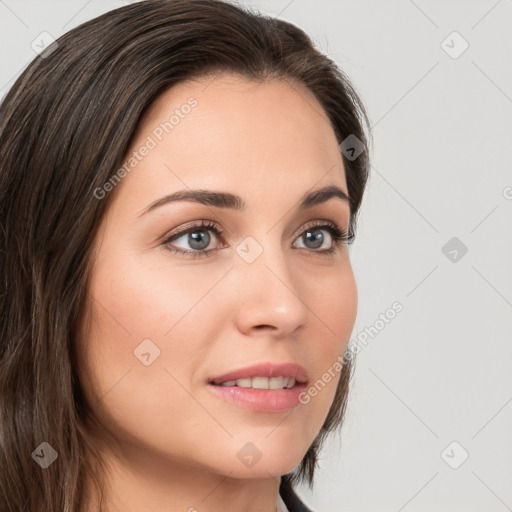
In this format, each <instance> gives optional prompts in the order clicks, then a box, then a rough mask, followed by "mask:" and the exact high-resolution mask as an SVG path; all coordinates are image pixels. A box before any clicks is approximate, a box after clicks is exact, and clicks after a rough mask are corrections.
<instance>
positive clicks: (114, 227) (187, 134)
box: [79, 75, 357, 478]
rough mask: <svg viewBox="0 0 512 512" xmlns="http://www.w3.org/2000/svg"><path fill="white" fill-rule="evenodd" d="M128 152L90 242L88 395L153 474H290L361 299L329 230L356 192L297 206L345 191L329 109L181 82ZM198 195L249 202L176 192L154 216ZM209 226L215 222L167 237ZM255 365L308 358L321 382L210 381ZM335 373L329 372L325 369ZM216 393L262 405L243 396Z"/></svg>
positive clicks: (281, 93)
mask: <svg viewBox="0 0 512 512" xmlns="http://www.w3.org/2000/svg"><path fill="white" fill-rule="evenodd" d="M190 98H194V99H193V100H190ZM187 105H188V106H187ZM172 116H174V117H172ZM166 123H167V124H166ZM144 147H145V148H146V149H143V148H144ZM134 151H136V152H137V155H138V156H133V153H134ZM130 157H131V158H132V160H131V164H132V167H131V168H130V167H127V168H125V172H124V173H120V176H123V174H124V177H122V179H121V181H120V182H119V183H118V184H117V185H116V186H115V188H114V190H113V192H110V194H113V196H112V197H110V196H109V195H108V194H107V195H106V197H105V198H104V199H98V200H104V201H106V200H112V201H111V203H110V204H109V209H108V212H107V215H105V217H104V218H103V221H102V224H101V226H100V227H99V232H98V236H97V238H96V240H95V251H96V253H95V258H94V260H93V265H92V269H91V270H92V273H91V278H90V281H89V288H88V293H89V295H88V299H89V301H88V305H89V307H90V310H89V311H90V312H91V313H92V316H91V317H90V318H91V326H90V327H91V329H90V332H89V333H88V334H87V337H86V338H85V339H83V340H81V342H80V343H79V349H80V351H81V352H80V356H81V359H80V361H81V363H80V368H79V374H80V380H81V383H82V386H83V388H84V391H85V393H86V397H87V399H88V401H89V403H90V404H91V406H92V407H93V409H94V410H95V412H96V414H97V415H98V417H99V418H100V420H101V424H102V426H103V428H104V429H105V433H106V434H107V433H108V434H109V435H112V436H113V437H114V438H115V439H116V440H117V442H118V443H119V447H120V448H121V450H120V451H119V453H120V454H121V455H122V456H123V457H124V458H125V459H126V461H129V462H130V464H136V465H137V464H138V465H140V467H141V468H142V467H143V466H144V467H145V471H151V468H156V467H158V468H159V471H162V468H167V469H169V471H171V470H172V468H178V467H179V468H181V470H182V471H185V469H184V468H188V469H190V470H195V471H199V470H206V471H208V472H214V473H216V474H225V475H227V474H230V476H232V477H235V478H263V477H265V478H268V477H269V475H281V474H285V473H287V472H289V471H291V470H292V469H293V468H294V467H295V466H296V465H297V464H298V463H299V462H300V461H301V459H302V458H303V456H304V454H305V453H306V451H307V449H308V447H309V446H310V444H311V443H312V441H313V440H314V438H315V437H316V435H317V434H318V432H319V430H320V428H321V426H322V424H323V422H324V420H325V418H326V416H327V413H328V411H329V408H330V406H331V404H332V401H333V398H334V395H335V390H336V385H337V383H338V380H339V371H334V372H333V370H332V368H334V366H335V364H336V361H339V360H340V357H339V356H341V355H342V354H343V353H344V351H345V348H346V345H347V343H348V340H349V337H350V334H351V331H352V328H353V325H354V321H355V316H356V310H357V289H356V283H355V280H354V275H353V270H352V267H351V263H350V259H349V253H348V248H347V246H346V245H345V243H344V242H341V244H340V245H339V246H337V245H336V243H335V240H334V237H333V235H332V233H331V231H330V230H329V224H332V225H334V226H337V227H338V228H339V229H340V230H343V229H344V230H347V229H348V226H349V219H350V210H349V203H348V201H346V200H344V199H343V198H340V197H338V196H336V195H330V196H329V198H328V200H325V201H320V202H315V201H310V202H308V203H307V204H306V205H305V206H304V207H302V208H301V207H300V204H301V202H302V200H303V198H304V196H305V195H306V194H310V193H311V192H315V191H317V190H320V189H322V188H324V187H327V186H334V187H338V188H339V189H341V191H343V192H344V193H345V194H347V193H348V192H347V184H346V180H345V170H344V167H343V163H342V159H341V155H340V152H339V149H338V144H337V142H336V138H335V135H334V132H333V130H332V128H331V126H330V124H329V122H328V119H327V117H326V115H325V113H324V112H323V110H322V108H321V106H320V104H319V103H318V102H317V101H316V100H315V98H314V96H313V95H312V94H311V93H310V92H309V91H308V90H306V89H304V88H303V87H302V86H299V85H297V84H290V83H288V82H286V81H273V82H266V83H263V84H257V83H254V82H249V81H247V80H244V79H242V78H239V77H237V76H234V75H223V76H221V77H217V78H216V79H215V80H213V81H212V79H209V80H206V79H204V80H196V81H187V82H182V83H180V84H179V85H177V86H175V87H173V88H172V89H171V90H169V91H167V92H166V93H165V94H163V95H162V96H161V97H159V99H158V100H157V102H156V103H154V104H153V106H152V108H151V109H150V110H149V111H148V113H147V115H146V116H145V118H144V120H143V122H142V123H141V125H140V126H139V129H138V131H137V133H136V134H135V138H134V139H133V141H132V144H131V148H130V150H129V152H128V158H127V162H129V159H130ZM126 169H130V171H129V172H126ZM197 190H202V191H210V192H212V193H225V194H232V195H236V196H239V197H240V198H241V200H242V201H243V203H244V205H245V209H237V208H234V207H233V204H232V202H231V201H223V202H221V203H218V202H217V201H214V200H210V201H209V202H208V201H207V204H203V203H201V202H198V201H193V200H176V201H169V202H165V203H164V202H162V203H161V204H159V205H156V206H154V207H153V208H152V209H149V211H148V208H149V206H150V205H152V204H154V203H155V202H157V201H159V200H160V199H162V198H164V197H166V196H168V195H170V194H174V193H176V192H178V191H183V192H185V193H190V192H192V191H197ZM97 195H98V197H100V196H101V194H100V193H97ZM212 197H213V196H210V199H211V198H212ZM312 203H315V204H313V206H311V204H312ZM202 221H205V222H207V223H208V224H209V226H207V227H196V229H195V231H194V230H193V229H192V230H190V231H189V233H188V234H186V233H185V234H183V233H182V234H180V235H178V236H176V237H174V238H173V240H172V241H170V242H169V241H168V239H169V238H170V237H171V236H172V235H176V234H178V233H179V232H180V231H185V230H187V229H189V228H191V227H193V226H198V225H200V224H201V222H202ZM322 221H327V222H322ZM315 224H316V227H314V225H315ZM325 224H327V227H326V226H325ZM210 226H213V227H214V229H213V230H212V229H211V227H210ZM319 226H324V227H319ZM308 228H310V229H308ZM215 229H217V230H218V231H219V232H221V234H217V233H215ZM308 231H309V235H307V234H305V233H308ZM173 249H175V250H176V251H180V250H183V251H187V250H188V251H190V252H193V253H194V254H186V253H180V252H173ZM329 249H332V251H331V252H327V251H328V250H329ZM259 363H271V364H276V365H277V364H281V363H294V364H297V365H301V366H302V367H303V368H304V369H305V370H306V372H307V376H308V384H307V385H306V386H305V388H306V389H309V388H310V387H311V386H313V385H314V384H315V383H316V382H317V381H318V380H319V379H320V380H321V382H322V383H321V385H319V386H317V387H318V388H319V389H320V391H318V392H317V393H316V395H315V396H310V397H309V401H308V402H307V403H302V402H298V401H297V399H296V397H297V392H296V390H293V388H292V390H290V391H283V390H280V391H278V392H276V391H262V390H261V389H256V390H249V391H247V389H246V388H243V387H240V386H216V387H215V388H216V389H213V385H212V384H209V382H210V381H211V380H212V378H213V377H216V376H222V375H225V374H227V373H228V372H231V371H233V370H238V369H243V368H244V367H247V366H251V365H254V364H259ZM330 368H331V375H332V374H334V378H332V377H331V378H330V380H329V379H327V381H326V379H324V380H322V375H324V374H325V372H327V371H328V370H329V369H330ZM292 370H293V369H292ZM261 372H263V370H261ZM283 372H285V370H277V371H276V372H274V373H271V374H270V375H275V376H279V375H280V374H281V373H283ZM263 376H264V375H263ZM249 382H250V385H251V386H259V385H262V381H261V379H256V381H249ZM242 384H243V383H242ZM274 384H276V385H282V384H283V383H282V382H281V381H280V380H279V379H278V380H277V381H274ZM303 387H304V386H303ZM244 389H245V391H244ZM220 391H222V392H225V394H226V395H228V396H231V395H233V394H235V395H236V393H237V392H242V398H243V397H245V400H246V401H247V400H249V401H250V400H253V401H252V402H251V403H247V402H243V403H240V402H237V403H235V402H232V401H230V400H229V399H228V397H226V396H224V395H223V394H221V393H220ZM263 395H266V399H262V397H263ZM283 397H284V398H283ZM294 400H295V401H294ZM304 402H305V400H304ZM251 404H252V405H251ZM294 404H295V405H294ZM110 447H111V448H112V445H111V446H110ZM157 460H158V461H159V464H158V465H157V464H155V461H157ZM150 462H151V463H150Z"/></svg>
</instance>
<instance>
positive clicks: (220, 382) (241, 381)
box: [207, 363, 309, 412]
mask: <svg viewBox="0 0 512 512" xmlns="http://www.w3.org/2000/svg"><path fill="white" fill-rule="evenodd" d="M308 380H309V377H308V374H307V372H306V370H305V369H304V368H303V367H302V366H300V365H297V364H295V363H286V364H278V365H275V364H271V363H263V364H259V365H254V366H251V367H247V368H242V369H239V370H234V371H231V372H229V373H226V374H224V375H221V376H218V377H214V378H211V379H209V380H208V382H207V384H208V389H210V390H211V391H212V392H213V393H214V394H215V395H216V396H217V397H220V398H222V399H224V400H225V401H228V402H229V403H231V404H233V405H235V406H238V407H244V408H248V409H252V410H255V411H259V412H282V411H286V410H288V409H291V408H293V407H296V406H297V405H299V403H300V395H301V393H302V392H304V391H305V389H306V386H307V383H308Z"/></svg>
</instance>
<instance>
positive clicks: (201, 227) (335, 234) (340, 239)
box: [162, 220, 351, 258]
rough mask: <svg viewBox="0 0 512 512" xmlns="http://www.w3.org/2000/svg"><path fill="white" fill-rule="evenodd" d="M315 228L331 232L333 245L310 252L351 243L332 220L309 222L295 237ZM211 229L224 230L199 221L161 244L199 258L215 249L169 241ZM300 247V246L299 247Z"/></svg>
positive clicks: (322, 252)
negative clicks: (178, 245) (181, 246)
mask: <svg viewBox="0 0 512 512" xmlns="http://www.w3.org/2000/svg"><path fill="white" fill-rule="evenodd" d="M314 228H315V231H316V229H319V228H325V229H327V230H328V231H329V233H330V234H331V237H332V239H333V246H332V247H331V248H330V249H324V250H322V251H315V250H314V249H311V252H315V253H319V254H322V255H326V256H328V255H331V254H333V253H334V252H336V251H337V250H338V249H339V247H340V246H341V245H342V244H343V243H344V242H346V243H351V240H349V237H348V234H347V231H346V230H345V229H340V228H338V226H337V225H336V224H334V223H332V222H329V221H324V220H322V221H316V222H315V223H313V224H309V225H308V226H307V227H306V228H305V229H304V230H302V231H301V232H300V233H298V234H297V233H296V235H297V236H296V238H298V237H300V236H302V235H304V233H306V231H308V230H313V229H314ZM208 230H211V231H213V232H214V233H215V235H216V236H218V235H222V234H223V233H224V231H223V230H222V229H219V228H218V227H217V225H216V224H215V223H214V222H212V221H201V224H196V225H192V226H189V227H187V228H185V229H184V230H182V231H179V232H178V233H174V234H172V235H171V236H170V237H168V238H166V239H165V240H164V241H163V242H162V246H164V247H165V249H166V250H168V251H170V252H171V253H174V254H175V253H178V254H185V255H189V256H191V257H192V258H200V257H201V256H209V254H208V253H210V252H213V251H215V250H216V249H210V250H195V251H191V250H186V249H177V248H176V247H173V246H172V245H170V243H171V242H172V241H174V240H177V239H178V238H181V237H182V236H183V235H186V234H188V233H192V232H194V231H208ZM301 249H302V248H301ZM306 249H307V248H306Z"/></svg>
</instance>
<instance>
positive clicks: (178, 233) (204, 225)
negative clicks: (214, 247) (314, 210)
mask: <svg viewBox="0 0 512 512" xmlns="http://www.w3.org/2000/svg"><path fill="white" fill-rule="evenodd" d="M194 222H195V223H194ZM324 225H327V226H332V227H333V228H335V229H338V230H339V231H345V228H344V227H343V226H342V225H340V224H339V223H337V222H335V221H332V220H329V219H315V220H312V221H308V222H306V223H304V224H303V225H302V226H301V227H300V228H298V229H297V230H295V231H294V233H293V235H294V236H299V235H301V234H302V233H303V232H304V231H305V230H306V229H308V228H310V227H322V226H324ZM193 230H206V231H208V230H213V231H217V232H218V233H216V234H219V235H225V234H226V231H227V230H226V229H224V228H222V227H220V226H219V224H218V223H217V222H216V221H210V220H204V219H202V220H198V221H191V223H186V224H185V226H184V227H182V228H181V229H179V228H176V230H171V231H170V232H168V233H167V234H166V235H164V236H163V240H164V242H165V241H168V240H169V239H173V238H180V237H182V236H183V235H186V234H187V233H189V232H190V231H193Z"/></svg>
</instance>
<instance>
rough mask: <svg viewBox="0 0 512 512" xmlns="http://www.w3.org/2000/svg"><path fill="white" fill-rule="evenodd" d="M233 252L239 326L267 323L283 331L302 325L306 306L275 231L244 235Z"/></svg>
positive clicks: (246, 327)
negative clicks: (258, 235)
mask: <svg viewBox="0 0 512 512" xmlns="http://www.w3.org/2000/svg"><path fill="white" fill-rule="evenodd" d="M276 233H277V231H276ZM236 252H237V262H236V264H235V277H236V279H237V282H238V283H240V284H239V285H238V286H239V287H240V294H239V298H240V303H239V307H238V320H239V322H240V326H242V327H243V328H245V329H248V328H251V327H252V326H256V325H267V326H268V325H270V326H273V327H276V328H277V329H279V331H282V334H284V333H285V332H291V331H293V330H295V329H296V328H297V327H298V326H300V325H301V324H303V323H304V322H305V320H306V312H307V307H306V306H305V304H304V302H303V301H302V298H301V296H300V283H298V282H297V274H296V273H295V272H293V267H292V262H291V261H290V260H289V259H288V256H287V253H286V252H285V251H284V248H283V247H282V243H281V239H280V238H279V237H278V236H277V234H272V232H271V234H263V235H261V236H260V237H259V239H256V237H253V236H247V237H246V238H245V239H244V240H242V242H241V243H240V244H239V245H238V246H237V248H236Z"/></svg>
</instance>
